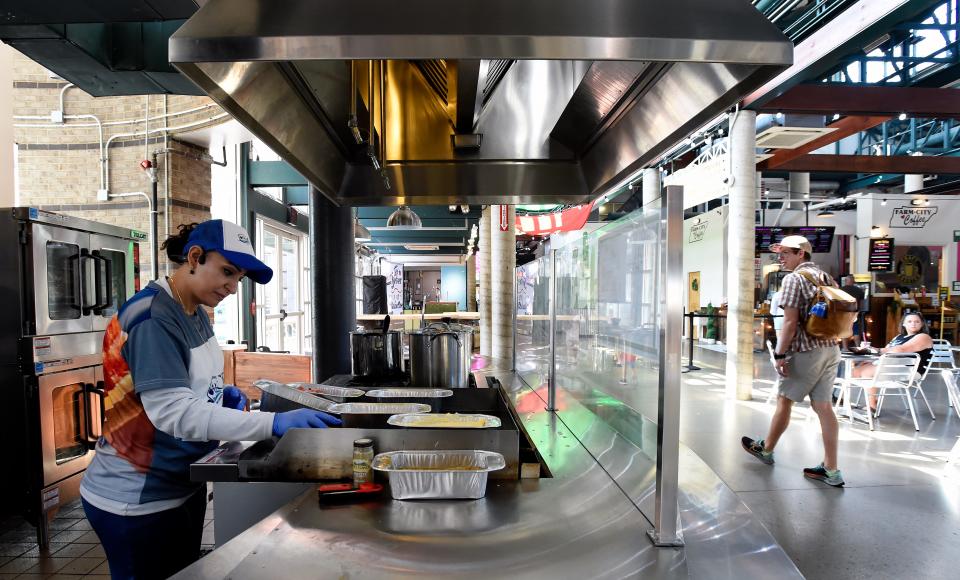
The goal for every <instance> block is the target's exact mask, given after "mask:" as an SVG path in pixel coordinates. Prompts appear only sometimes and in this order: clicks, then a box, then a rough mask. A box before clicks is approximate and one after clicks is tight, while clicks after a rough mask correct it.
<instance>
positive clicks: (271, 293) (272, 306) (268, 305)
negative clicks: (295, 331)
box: [261, 228, 280, 314]
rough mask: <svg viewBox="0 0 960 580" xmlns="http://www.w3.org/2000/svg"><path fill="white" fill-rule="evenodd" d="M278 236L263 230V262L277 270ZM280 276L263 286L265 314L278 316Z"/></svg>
mask: <svg viewBox="0 0 960 580" xmlns="http://www.w3.org/2000/svg"><path fill="white" fill-rule="evenodd" d="M277 243H278V240H277V234H275V233H273V232H271V231H270V230H267V229H266V228H264V230H263V257H262V258H261V259H262V260H263V262H264V263H265V264H266V265H268V266H270V267H271V268H276V264H277ZM279 279H280V276H274V277H273V278H271V279H270V282H268V283H267V284H265V285H264V286H263V311H264V314H278V313H279V312H280V305H279V304H278V302H277V300H278V296H277V288H278V285H279Z"/></svg>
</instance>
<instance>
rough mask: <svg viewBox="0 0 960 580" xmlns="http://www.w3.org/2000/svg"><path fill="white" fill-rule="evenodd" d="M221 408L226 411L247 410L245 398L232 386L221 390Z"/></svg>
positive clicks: (241, 392)
mask: <svg viewBox="0 0 960 580" xmlns="http://www.w3.org/2000/svg"><path fill="white" fill-rule="evenodd" d="M223 406H224V407H226V408H228V409H236V410H238V411H243V410H244V409H246V408H247V396H246V395H244V394H243V391H241V390H240V389H238V388H237V387H235V386H233V385H227V386H226V387H224V388H223Z"/></svg>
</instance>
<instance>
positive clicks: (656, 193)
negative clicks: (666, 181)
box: [642, 167, 662, 205]
mask: <svg viewBox="0 0 960 580" xmlns="http://www.w3.org/2000/svg"><path fill="white" fill-rule="evenodd" d="M661 187H662V186H661V183H660V169H659V168H657V167H648V168H646V169H644V170H643V194H642V195H643V197H642V199H643V205H647V204H648V203H650V202H651V201H653V200H655V199H660V193H661Z"/></svg>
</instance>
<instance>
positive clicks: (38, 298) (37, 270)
mask: <svg viewBox="0 0 960 580" xmlns="http://www.w3.org/2000/svg"><path fill="white" fill-rule="evenodd" d="M32 235H33V270H34V272H33V288H32V292H33V295H34V300H35V308H36V326H37V330H36V332H37V334H38V335H42V334H60V333H67V332H85V331H89V330H92V329H93V328H92V325H91V322H90V317H89V306H90V305H89V304H87V303H85V299H87V300H89V299H88V298H87V297H86V296H85V290H86V288H84V287H85V286H86V284H87V276H85V275H84V273H85V271H86V264H85V262H87V261H88V260H89V259H90V255H89V244H90V235H89V234H85V233H82V232H77V231H74V230H68V229H64V228H58V227H54V226H47V225H41V224H34V225H33V229H32Z"/></svg>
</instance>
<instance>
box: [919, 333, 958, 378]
mask: <svg viewBox="0 0 960 580" xmlns="http://www.w3.org/2000/svg"><path fill="white" fill-rule="evenodd" d="M951 346H953V345H951V344H950V341H949V340H942V339H939V338H935V339H933V352H932V353H931V354H930V362H929V363H927V368H926V369H925V370H924V371H923V377H922V378H921V379H920V382H923V381H924V380H926V378H927V375H929V374H930V371H932V370H943V369H949V370H954V369H956V368H957V365H956V363H955V362H954V360H953V351H952V350H950V347H951Z"/></svg>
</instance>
